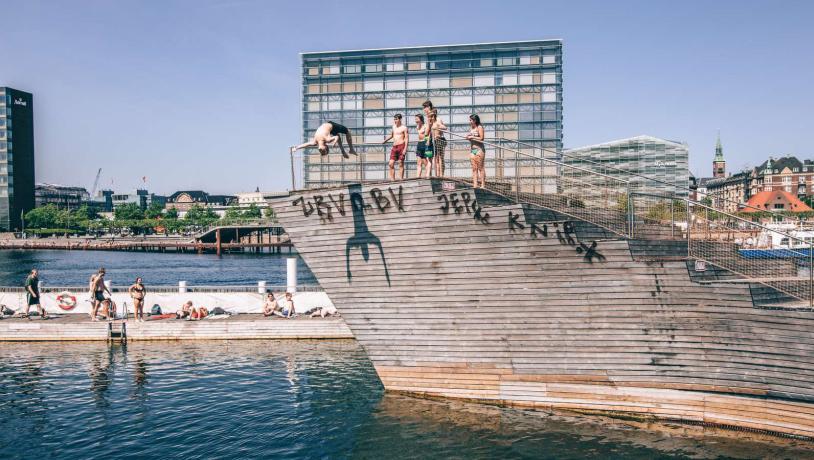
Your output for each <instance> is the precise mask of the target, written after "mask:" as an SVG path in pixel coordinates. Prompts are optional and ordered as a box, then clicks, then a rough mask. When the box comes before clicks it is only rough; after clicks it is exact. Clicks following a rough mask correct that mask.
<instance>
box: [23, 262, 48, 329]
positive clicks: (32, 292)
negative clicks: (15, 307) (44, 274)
mask: <svg viewBox="0 0 814 460" xmlns="http://www.w3.org/2000/svg"><path fill="white" fill-rule="evenodd" d="M25 297H26V304H25V317H26V318H28V310H30V309H31V306H32V305H36V306H37V311H38V312H39V313H40V317H41V318H42V319H48V314H47V313H45V308H43V307H42V303H41V302H40V278H39V271H38V270H37V269H36V268H34V269H32V270H31V273H29V274H28V276H27V277H26V279H25Z"/></svg>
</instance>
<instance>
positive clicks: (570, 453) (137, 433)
mask: <svg viewBox="0 0 814 460" xmlns="http://www.w3.org/2000/svg"><path fill="white" fill-rule="evenodd" d="M0 382H2V385H0V427H2V430H0V458H60V459H89V458H132V459H136V458H139V459H145V458H148V459H149V458H223V459H243V458H377V459H378V458H422V459H423V458H466V459H471V458H586V457H590V458H634V459H635V458H641V459H645V458H646V459H652V458H719V457H736V458H766V457H781V458H782V457H786V458H803V457H806V456H810V455H811V454H812V451H810V450H807V448H806V444H805V443H802V442H798V441H788V440H777V442H776V443H766V442H757V441H752V440H749V439H748V435H746V436H743V435H742V434H741V435H739V437H742V438H743V439H738V437H735V436H732V435H730V436H726V437H719V436H716V435H705V436H692V435H687V434H685V433H684V431H683V430H684V428H682V427H676V428H674V429H673V431H672V432H665V431H661V430H652V429H642V428H640V427H634V426H631V425H630V424H627V423H624V422H619V421H610V420H606V419H602V418H596V417H579V416H562V415H549V414H546V413H544V412H540V411H525V410H517V409H508V408H506V409H504V408H497V407H491V406H483V405H477V404H467V403H460V402H443V401H425V400H419V399H414V398H410V397H405V396H399V395H385V394H383V390H382V387H381V385H380V384H379V382H378V380H377V378H376V375H375V371H374V369H373V367H372V366H371V364H370V361H368V359H367V358H366V357H365V354H364V351H363V350H362V349H361V347H359V346H358V345H357V344H356V343H355V342H354V341H350V340H346V341H318V342H312V341H293V342H289V341H267V342H266V341H261V342H196V343H192V344H187V343H184V344H178V345H177V347H175V348H169V349H168V347H166V345H162V344H149V343H140V344H131V345H128V346H127V347H121V346H114V347H109V346H107V345H105V344H96V343H81V344H39V343H28V344H14V345H3V346H2V347H0Z"/></svg>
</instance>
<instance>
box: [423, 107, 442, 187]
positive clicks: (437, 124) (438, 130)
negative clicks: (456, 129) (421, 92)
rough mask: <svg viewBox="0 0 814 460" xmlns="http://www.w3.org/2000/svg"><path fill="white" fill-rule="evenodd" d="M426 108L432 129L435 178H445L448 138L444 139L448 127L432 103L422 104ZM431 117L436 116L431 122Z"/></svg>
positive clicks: (428, 122) (425, 111) (431, 138)
mask: <svg viewBox="0 0 814 460" xmlns="http://www.w3.org/2000/svg"><path fill="white" fill-rule="evenodd" d="M421 105H422V107H423V108H424V113H425V114H426V115H427V124H428V125H429V127H430V140H431V142H432V146H433V159H432V163H433V164H434V165H435V176H436V177H443V176H444V151H445V150H446V147H447V138H446V137H444V131H446V130H447V125H445V124H444V122H443V121H442V120H441V119H440V118H438V109H436V108H434V107H433V105H432V101H429V100H427V101H424V103H423V104H421ZM430 115H434V118H433V120H432V121H430Z"/></svg>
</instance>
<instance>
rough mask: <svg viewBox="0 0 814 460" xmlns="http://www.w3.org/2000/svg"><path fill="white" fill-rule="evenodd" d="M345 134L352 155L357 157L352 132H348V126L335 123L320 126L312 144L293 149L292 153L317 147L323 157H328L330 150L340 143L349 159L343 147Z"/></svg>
mask: <svg viewBox="0 0 814 460" xmlns="http://www.w3.org/2000/svg"><path fill="white" fill-rule="evenodd" d="M343 134H344V135H345V140H346V141H348V149H349V150H350V153H352V154H354V155H356V152H355V151H354V150H353V137H352V136H351V134H350V130H348V128H347V127H346V126H344V125H340V124H339V123H334V122H333V121H328V122H326V123H323V124H321V125H319V128H317V130H316V131H315V132H314V138H313V139H312V140H311V141H310V142H306V143H304V144H300V145H296V146H293V147H291V153H294V152H296V151H297V150H300V149H304V148H307V147H317V149H318V150H319V153H320V154H321V155H327V154H328V148H329V147H333V146H334V145H336V144H337V143H338V144H339V150H340V151H341V152H342V156H344V157H345V158H348V154H347V153H346V152H345V146H344V145H342V135H343Z"/></svg>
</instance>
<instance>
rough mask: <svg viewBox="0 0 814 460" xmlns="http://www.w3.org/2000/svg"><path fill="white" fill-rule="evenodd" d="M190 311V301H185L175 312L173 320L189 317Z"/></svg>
mask: <svg viewBox="0 0 814 460" xmlns="http://www.w3.org/2000/svg"><path fill="white" fill-rule="evenodd" d="M191 311H192V301H191V300H187V301H186V303H185V304H184V305H182V306H181V309H180V310H178V311H177V312H175V319H184V318H186V317H187V316H189V314H190V312H191Z"/></svg>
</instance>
